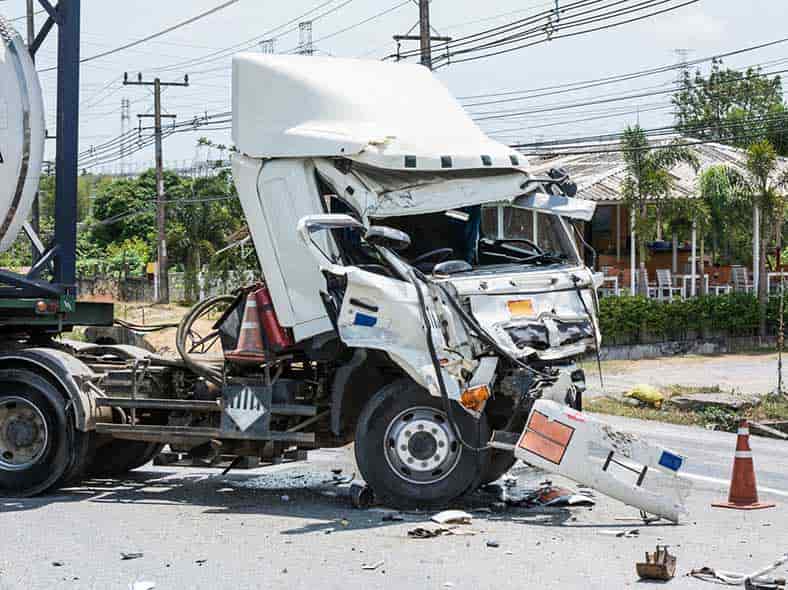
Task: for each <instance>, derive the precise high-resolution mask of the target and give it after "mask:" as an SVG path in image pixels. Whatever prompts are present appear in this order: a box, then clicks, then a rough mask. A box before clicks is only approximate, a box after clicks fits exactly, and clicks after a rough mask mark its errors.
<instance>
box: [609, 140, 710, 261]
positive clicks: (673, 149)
mask: <svg viewBox="0 0 788 590" xmlns="http://www.w3.org/2000/svg"><path fill="white" fill-rule="evenodd" d="M621 148H622V150H623V155H624V163H625V165H626V170H625V174H626V176H625V178H624V182H623V183H622V186H621V193H622V196H623V198H624V202H625V203H626V204H627V205H628V206H629V210H630V212H631V214H632V216H633V222H634V230H635V235H636V236H637V237H638V250H639V252H640V265H641V266H643V265H645V263H646V240H647V238H648V237H649V236H651V235H652V234H653V233H654V230H655V229H656V224H657V217H658V216H657V215H653V214H650V213H655V212H656V211H659V210H660V209H662V208H663V206H664V203H663V201H664V199H665V198H666V197H668V196H670V194H671V193H672V192H673V190H674V189H675V185H676V181H675V177H674V176H673V175H672V174H671V173H670V171H671V169H672V168H673V167H674V166H676V165H677V164H679V163H681V162H685V163H687V164H689V165H691V166H693V167H694V168H695V169H697V167H698V160H697V158H696V157H695V155H694V154H693V153H692V152H691V151H690V150H689V149H687V148H686V147H684V146H681V145H680V144H679V143H678V142H674V143H671V144H669V145H664V146H658V147H651V146H649V144H648V140H647V139H646V134H645V132H644V131H643V129H642V128H641V127H640V126H639V125H636V126H635V127H627V128H626V130H625V131H624V136H623V138H622V140H621ZM655 210H656V211H655Z"/></svg>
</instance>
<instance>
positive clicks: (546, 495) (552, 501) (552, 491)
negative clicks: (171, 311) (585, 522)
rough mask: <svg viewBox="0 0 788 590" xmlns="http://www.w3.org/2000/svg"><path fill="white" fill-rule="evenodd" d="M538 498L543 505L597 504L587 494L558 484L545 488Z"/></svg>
mask: <svg viewBox="0 0 788 590" xmlns="http://www.w3.org/2000/svg"><path fill="white" fill-rule="evenodd" d="M537 499H538V501H539V503H540V504H541V505H542V506H593V505H594V504H596V502H594V500H593V499H591V498H589V497H588V496H587V495H585V494H579V493H577V492H574V491H572V490H570V489H567V488H560V487H557V486H548V487H545V488H543V489H542V491H541V492H540V494H539V496H538V498H537Z"/></svg>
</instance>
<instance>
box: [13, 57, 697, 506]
mask: <svg viewBox="0 0 788 590" xmlns="http://www.w3.org/2000/svg"><path fill="white" fill-rule="evenodd" d="M28 65H29V64H28ZM4 92H5V89H4ZM39 92H40V91H39ZM33 98H34V101H33V102H37V101H40V96H37V97H33ZM28 123H29V121H28ZM28 136H29V134H28ZM233 139H234V142H235V145H236V147H237V148H238V151H239V154H238V155H237V157H236V158H235V159H234V180H235V183H236V186H237V188H238V194H239V197H240V200H241V203H242V205H243V209H244V214H245V217H246V219H247V222H248V225H249V230H250V234H251V238H252V240H253V242H254V245H255V250H256V252H257V255H258V258H259V261H260V265H261V268H262V272H263V276H264V280H265V282H264V284H257V285H251V286H248V287H240V288H239V289H238V291H237V292H236V293H234V294H233V295H227V296H221V297H216V298H212V299H208V300H206V301H203V302H200V303H199V304H197V305H196V306H195V307H194V308H193V309H192V310H191V312H190V313H189V314H187V316H186V317H184V319H183V320H182V322H181V324H180V326H179V327H178V333H177V338H176V339H177V348H178V351H179V353H180V356H179V358H165V357H162V356H159V355H157V354H152V353H150V352H148V351H145V350H142V349H139V348H135V347H131V346H119V345H114V344H111V343H102V344H87V343H77V342H71V341H65V340H59V339H56V338H54V336H55V335H56V332H57V330H56V329H53V328H51V327H48V328H46V329H41V328H39V327H37V326H39V325H40V324H36V323H34V322H31V323H30V324H29V325H27V326H26V327H25V326H20V325H19V324H18V323H17V324H15V325H14V327H13V330H11V329H5V328H4V329H3V333H4V334H8V339H7V346H5V347H4V352H2V353H0V384H1V385H2V388H0V495H9V494H11V495H30V494H37V493H41V492H45V491H47V490H50V489H53V488H56V487H59V486H63V485H66V484H68V483H69V482H72V481H75V480H78V479H79V478H81V477H84V476H85V475H86V474H102V473H103V474H119V473H123V472H124V471H126V470H129V469H133V468H135V467H138V466H140V465H142V464H143V463H145V462H146V461H148V460H150V458H151V457H152V456H153V455H155V454H157V453H158V452H159V451H160V450H161V449H162V446H163V445H165V444H167V445H169V446H170V447H171V449H172V450H173V451H180V452H184V453H190V454H191V455H192V456H194V457H199V458H202V459H204V460H206V461H208V462H210V461H211V460H212V459H213V458H215V457H217V456H219V455H223V456H225V455H234V456H238V457H254V458H260V459H262V460H263V461H264V462H276V461H280V460H285V459H293V458H301V457H303V451H305V450H307V449H311V448H316V447H337V446H342V445H346V444H347V443H349V442H354V445H355V453H356V458H357V462H358V466H359V470H360V472H361V475H362V476H363V478H364V479H365V481H366V482H367V483H368V484H369V485H370V486H371V488H372V489H373V490H374V492H375V494H376V495H377V496H378V497H379V498H381V499H382V500H383V501H385V502H388V503H391V504H393V505H398V506H433V505H441V504H445V503H447V502H449V501H450V500H452V499H454V498H456V497H458V496H460V495H462V494H465V493H468V492H470V491H472V490H474V489H475V488H477V487H478V486H479V485H481V484H483V483H485V482H490V481H493V480H495V479H497V478H498V477H500V476H501V475H502V474H503V473H505V472H506V471H507V470H508V469H509V468H510V467H511V466H512V464H513V463H514V461H515V460H516V458H517V457H520V458H522V459H524V460H525V461H527V462H529V463H532V464H534V465H537V466H539V467H542V468H545V469H547V470H550V471H554V472H557V473H562V474H564V475H566V476H568V477H570V478H573V479H575V480H576V481H580V482H582V483H586V484H588V485H591V486H594V487H596V488H597V489H599V490H600V491H602V492H604V493H607V494H609V495H611V496H613V497H616V498H619V499H621V500H622V501H624V502H627V503H629V504H631V505H634V506H637V507H639V508H641V509H642V510H644V511H647V512H649V513H651V514H656V515H658V516H663V517H665V518H668V519H670V520H677V519H678V515H679V513H680V512H681V510H682V507H681V498H679V497H672V496H667V495H665V494H660V493H656V492H654V491H649V490H647V489H646V487H644V485H643V484H644V480H645V476H646V473H647V471H648V470H649V469H652V468H655V469H657V470H660V471H661V472H663V473H664V474H666V476H667V477H669V478H673V479H676V477H677V475H676V474H677V472H679V471H680V469H681V468H682V467H683V465H684V458H683V457H680V456H679V455H677V454H675V453H672V452H670V451H667V450H665V449H662V448H660V447H657V446H655V445H650V444H648V443H646V442H645V441H642V440H638V439H636V438H634V437H631V436H629V435H624V434H622V433H618V432H617V431H615V430H613V429H611V428H609V427H607V426H605V425H604V424H601V423H598V422H596V421H595V420H594V419H593V418H591V417H590V416H587V415H585V414H583V413H582V412H581V411H580V410H581V404H582V392H583V390H584V387H585V384H584V376H583V372H582V371H581V370H579V369H578V367H577V366H576V365H575V362H576V360H577V359H579V358H580V357H581V356H583V355H585V354H587V353H588V352H589V351H591V350H593V349H595V348H596V349H598V346H599V341H600V334H599V331H598V327H597V321H596V309H597V301H596V288H595V284H594V275H593V274H592V272H591V271H590V269H588V268H587V267H586V266H585V265H584V264H583V262H582V259H581V255H580V251H579V249H578V241H580V240H579V237H578V236H576V235H575V233H574V230H573V227H572V222H573V220H577V219H579V220H586V221H587V220H589V219H590V217H591V215H592V214H593V204H592V203H589V202H587V201H583V200H580V199H575V198H572V196H571V195H572V194H573V188H574V187H573V185H572V183H571V181H570V180H569V178H568V177H567V175H566V174H565V173H564V172H562V171H551V173H550V174H549V175H547V176H545V177H544V178H537V177H534V176H532V175H531V174H530V173H529V171H528V165H527V162H526V160H525V159H524V158H523V157H522V156H521V155H519V154H518V153H517V152H515V151H513V150H511V149H510V148H508V147H507V146H504V145H502V144H499V143H496V142H494V141H492V140H491V139H489V138H488V137H487V136H486V135H484V134H483V133H482V132H481V130H480V129H479V128H478V127H477V126H476V125H475V124H474V123H473V121H472V120H471V119H470V118H469V117H468V115H467V114H466V113H465V112H464V110H463V109H462V108H461V107H460V106H459V104H458V103H457V102H456V101H455V100H454V99H453V98H452V97H451V96H450V95H449V93H448V92H447V90H446V89H445V88H444V87H443V86H442V85H441V84H440V83H439V82H438V81H437V80H436V79H435V78H434V77H433V76H432V74H431V73H430V72H428V71H427V70H425V69H424V68H421V67H420V66H410V65H398V64H397V65H395V64H384V63H379V62H364V61H355V60H340V59H327V58H306V57H300V56H299V57H296V56H276V57H274V56H261V55H259V54H242V55H239V56H236V57H235V59H234V64H233ZM21 174H22V172H20V175H21ZM24 174H28V173H27V172H26V171H25V172H24ZM20 177H21V176H20ZM18 214H21V215H23V216H24V215H26V211H25V212H19V213H18ZM46 305H47V304H46V302H45V304H44V305H43V306H40V305H38V304H37V303H36V306H37V307H36V309H37V310H40V311H41V313H44V312H45V311H46V310H47V309H49V308H47V307H46ZM54 313H58V312H57V311H55V312H54ZM61 320H62V318H61ZM66 323H69V322H66ZM62 325H63V322H62V321H61V322H60V323H59V324H58V326H60V329H62ZM217 349H218V351H219V352H220V353H221V354H220V355H218V356H217V355H216V354H213V353H216V351H217ZM203 353H207V354H203ZM212 354H213V356H211V355H212ZM600 449H601V450H602V451H604V452H602V454H601V456H597V455H599V452H598V451H599V450H600ZM619 467H621V469H622V470H623V471H624V472H626V474H628V475H631V476H632V477H631V478H630V479H631V481H628V480H627V479H626V478H624V477H622V473H621V472H620V470H619V471H617V469H618V468H619Z"/></svg>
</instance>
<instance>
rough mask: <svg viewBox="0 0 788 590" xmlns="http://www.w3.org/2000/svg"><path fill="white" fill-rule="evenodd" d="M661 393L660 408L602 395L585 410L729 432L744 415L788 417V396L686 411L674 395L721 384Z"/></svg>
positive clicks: (714, 389)
mask: <svg viewBox="0 0 788 590" xmlns="http://www.w3.org/2000/svg"><path fill="white" fill-rule="evenodd" d="M660 393H662V396H663V398H664V401H663V402H662V404H661V406H660V407H659V408H657V407H655V406H654V405H650V404H647V403H642V402H640V403H635V400H631V399H629V398H624V399H618V398H612V397H600V398H595V399H590V400H588V401H587V402H586V403H585V408H584V409H585V410H587V411H589V412H593V413H597V414H608V415H612V416H623V417H625V418H637V419H639V420H652V421H655V422H666V423H668V424H683V425H686V426H701V427H704V428H711V429H714V430H723V431H726V432H735V431H736V429H737V427H738V425H739V421H740V420H741V419H742V418H747V419H749V420H754V421H756V422H762V421H767V420H788V398H786V397H782V398H780V397H777V396H767V397H764V398H762V400H761V401H760V402H759V403H757V404H756V405H755V406H753V407H751V408H748V409H745V410H742V411H741V412H736V411H734V410H732V409H728V408H723V407H717V406H707V407H705V408H701V409H697V410H685V409H681V408H679V407H678V406H676V405H675V404H671V402H670V399H671V398H674V397H678V396H684V395H692V394H693V393H721V392H720V389H719V387H706V388H703V389H698V388H691V387H682V386H672V387H669V388H666V389H664V390H661V391H660Z"/></svg>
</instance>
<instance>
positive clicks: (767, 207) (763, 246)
mask: <svg viewBox="0 0 788 590" xmlns="http://www.w3.org/2000/svg"><path fill="white" fill-rule="evenodd" d="M728 174H729V175H730V178H731V185H732V187H733V191H734V194H735V195H736V196H737V197H738V198H739V199H742V200H744V201H746V202H748V203H749V204H750V205H751V206H752V209H753V228H754V229H755V228H757V229H758V234H759V240H760V244H759V248H758V250H759V253H760V256H759V260H753V266H754V265H755V264H757V265H758V276H759V278H760V280H759V281H758V302H759V307H760V326H759V334H760V336H761V337H764V336H766V306H767V303H768V298H769V293H768V290H767V289H768V286H767V284H766V253H767V247H768V245H769V242H770V241H772V240H773V241H774V243H775V244H776V245H777V247H778V248H782V226H783V219H784V216H785V213H786V195H785V194H784V192H783V190H784V189H785V188H786V187H788V170H781V168H780V165H779V160H778V157H777V152H776V151H775V149H774V146H773V145H772V144H771V142H769V140H767V139H764V140H761V141H758V142H756V143H753V144H752V145H751V146H750V147H749V148H748V149H747V159H746V161H745V164H744V170H742V171H740V170H736V169H728ZM753 239H755V235H753Z"/></svg>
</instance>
